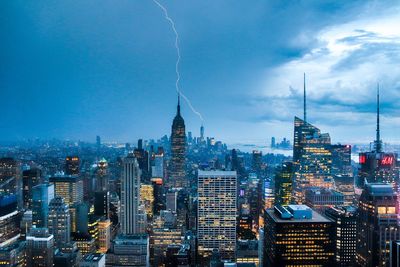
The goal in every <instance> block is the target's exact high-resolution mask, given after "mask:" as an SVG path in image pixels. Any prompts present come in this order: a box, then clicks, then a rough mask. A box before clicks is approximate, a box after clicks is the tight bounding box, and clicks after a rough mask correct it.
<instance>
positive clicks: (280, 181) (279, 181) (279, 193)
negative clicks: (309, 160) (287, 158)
mask: <svg viewBox="0 0 400 267" xmlns="http://www.w3.org/2000/svg"><path fill="white" fill-rule="evenodd" d="M292 178H293V163H292V162H284V163H282V165H281V166H280V167H279V168H278V170H277V172H276V175H275V204H276V205H289V204H291V203H292V189H293V181H292Z"/></svg>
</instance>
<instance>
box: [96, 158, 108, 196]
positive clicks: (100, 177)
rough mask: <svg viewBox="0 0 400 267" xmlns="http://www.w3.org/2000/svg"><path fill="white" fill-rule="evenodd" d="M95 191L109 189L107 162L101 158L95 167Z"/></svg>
mask: <svg viewBox="0 0 400 267" xmlns="http://www.w3.org/2000/svg"><path fill="white" fill-rule="evenodd" d="M95 175H96V177H95V179H96V180H95V184H96V186H95V191H96V192H103V191H108V190H109V185H108V162H107V161H106V160H105V159H104V158H102V159H101V160H99V161H98V162H97V164H96V169H95Z"/></svg>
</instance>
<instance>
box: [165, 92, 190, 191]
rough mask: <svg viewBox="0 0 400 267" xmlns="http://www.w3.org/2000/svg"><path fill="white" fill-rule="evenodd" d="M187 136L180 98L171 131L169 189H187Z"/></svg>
mask: <svg viewBox="0 0 400 267" xmlns="http://www.w3.org/2000/svg"><path fill="white" fill-rule="evenodd" d="M185 154H186V134H185V121H184V120H183V118H182V116H181V106H180V98H179V95H178V106H177V112H176V116H175V118H174V121H173V122H172V130H171V164H170V174H169V178H168V184H167V186H168V187H176V188H178V187H181V188H186V187H187V186H188V181H187V179H186V172H185Z"/></svg>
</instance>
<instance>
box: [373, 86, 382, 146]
mask: <svg viewBox="0 0 400 267" xmlns="http://www.w3.org/2000/svg"><path fill="white" fill-rule="evenodd" d="M375 151H376V152H382V141H381V131H380V129H379V83H378V85H377V90H376V140H375Z"/></svg>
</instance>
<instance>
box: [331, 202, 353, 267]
mask: <svg viewBox="0 0 400 267" xmlns="http://www.w3.org/2000/svg"><path fill="white" fill-rule="evenodd" d="M325 216H326V217H328V218H329V219H331V220H332V221H333V222H334V223H335V230H336V251H335V259H336V264H335V266H355V263H356V245H357V208H356V207H353V206H346V207H331V208H329V209H327V210H326V211H325Z"/></svg>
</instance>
